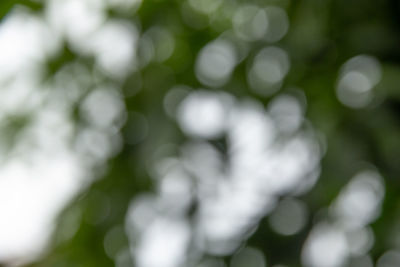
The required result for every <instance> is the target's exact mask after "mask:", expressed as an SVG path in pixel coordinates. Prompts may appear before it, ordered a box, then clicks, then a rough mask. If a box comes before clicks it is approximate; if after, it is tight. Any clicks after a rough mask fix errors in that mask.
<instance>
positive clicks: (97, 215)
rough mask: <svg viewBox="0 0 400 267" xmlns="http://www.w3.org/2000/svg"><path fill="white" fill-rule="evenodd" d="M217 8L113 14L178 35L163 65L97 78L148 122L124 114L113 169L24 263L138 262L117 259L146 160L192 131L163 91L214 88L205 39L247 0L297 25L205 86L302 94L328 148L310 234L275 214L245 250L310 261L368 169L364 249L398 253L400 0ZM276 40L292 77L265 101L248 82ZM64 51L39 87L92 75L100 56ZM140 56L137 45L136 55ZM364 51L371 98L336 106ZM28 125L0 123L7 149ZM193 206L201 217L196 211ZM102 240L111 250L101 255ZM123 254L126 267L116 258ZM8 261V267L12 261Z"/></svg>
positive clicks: (273, 259) (151, 2)
mask: <svg viewBox="0 0 400 267" xmlns="http://www.w3.org/2000/svg"><path fill="white" fill-rule="evenodd" d="M194 1H195V0H194ZM16 2H17V3H16ZM202 2H207V1H202ZM221 2H223V4H221V6H220V7H219V8H217V9H216V10H214V11H213V12H212V14H204V13H201V12H197V11H195V10H194V11H193V10H192V11H191V12H193V14H191V13H185V11H184V10H185V7H187V5H188V2H187V1H178V0H171V1H167V0H144V1H143V2H142V3H141V5H140V7H139V9H138V10H136V11H135V10H119V9H113V8H110V9H109V10H108V13H107V16H108V17H107V18H108V19H123V20H127V21H130V22H132V23H134V24H135V25H137V26H138V29H139V36H141V34H142V33H145V32H146V31H147V30H149V29H151V28H152V27H155V26H159V27H164V28H165V29H167V30H168V31H169V32H171V33H172V35H173V37H174V42H175V47H174V50H173V52H172V54H171V55H170V57H168V59H166V60H165V61H161V62H159V61H157V60H155V61H152V62H150V63H148V64H147V65H145V66H143V67H141V68H140V69H139V70H132V71H130V72H129V73H128V74H127V76H126V78H123V79H116V78H115V77H110V76H107V75H103V76H102V77H101V78H100V80H101V83H107V84H116V85H117V86H119V91H120V92H121V95H123V101H124V104H125V107H126V112H127V114H142V115H143V116H144V118H146V123H145V125H143V124H141V123H143V122H142V121H141V119H140V118H139V119H138V117H137V116H135V115H132V117H129V116H128V120H129V119H130V118H132V123H133V125H134V130H132V129H131V128H129V125H131V124H128V123H127V124H125V125H124V126H122V128H121V129H120V134H121V136H122V137H123V138H124V141H123V145H122V147H121V149H120V151H119V152H118V153H117V154H115V155H113V156H112V157H111V158H110V159H108V160H107V162H106V163H104V165H105V166H106V167H105V166H104V165H103V166H96V168H95V170H94V171H93V173H94V175H95V176H96V177H97V178H96V179H95V181H94V182H93V183H92V184H91V185H90V186H88V187H87V188H86V189H85V190H83V191H82V192H80V193H79V194H78V196H77V197H75V198H74V199H73V200H72V201H71V202H70V203H69V204H68V205H67V207H65V208H64V209H63V210H62V211H61V212H60V214H59V216H58V219H57V226H56V229H55V231H54V233H53V235H52V238H51V241H50V244H49V246H48V249H47V250H46V251H45V252H44V253H43V255H42V256H41V257H40V258H39V259H38V260H36V261H35V262H34V263H30V264H27V266H31V267H64V266H65V267H67V266H68V267H69V266H71V267H75V266H76V267H80V266H82V267H102V266H136V265H135V259H134V258H127V257H125V258H123V256H121V255H124V254H123V253H124V252H125V254H129V247H130V245H132V244H131V243H132V240H129V239H128V237H127V235H126V229H125V228H126V225H125V223H126V212H127V210H128V208H129V205H130V203H131V201H132V199H135V197H136V196H138V195H140V194H142V193H146V192H155V191H156V188H157V182H156V181H155V180H154V179H152V178H151V177H150V175H149V171H148V168H149V159H151V158H152V155H153V154H154V152H155V151H156V150H157V148H159V147H161V146H162V145H164V144H167V143H175V144H183V143H184V142H185V141H186V140H187V136H186V135H185V132H184V131H182V130H181V129H180V128H179V126H178V125H177V123H176V121H174V120H173V119H171V117H170V116H168V115H167V114H166V112H165V109H164V105H165V103H164V99H165V96H166V95H167V94H168V92H169V91H170V89H171V88H172V87H174V86H176V85H185V86H187V87H188V88H193V89H189V90H195V89H198V88H206V87H207V86H206V85H204V84H203V83H202V82H201V81H199V79H198V77H197V76H196V70H195V66H196V58H197V55H198V54H199V52H200V51H201V50H202V49H203V47H205V46H206V45H207V44H208V43H209V42H211V41H213V40H215V39H216V38H218V37H219V36H221V34H223V33H224V32H227V31H229V30H230V29H231V28H232V22H231V18H232V16H233V14H234V9H235V7H237V6H240V5H244V4H253V5H256V6H260V7H266V6H274V7H280V8H282V9H284V10H285V11H286V12H287V14H288V18H289V24H290V26H289V30H288V32H287V34H286V35H285V36H284V37H283V38H282V39H280V40H279V41H277V42H273V43H272V42H266V41H264V40H254V41H249V42H248V46H247V47H248V48H249V51H248V54H247V56H246V58H244V59H243V60H242V61H241V62H240V63H238V64H237V66H236V67H235V68H234V71H233V73H232V76H231V77H230V79H229V81H227V82H226V83H224V84H223V85H221V86H215V87H214V88H211V89H210V88H207V89H209V90H211V91H213V92H221V91H223V92H226V93H229V94H230V95H232V96H234V97H235V98H237V99H248V98H251V99H255V100H257V101H259V102H260V103H262V104H263V105H265V106H267V105H268V103H270V101H271V99H273V98H274V97H275V96H277V95H279V94H282V93H287V94H292V93H293V94H295V95H300V96H301V98H302V99H304V100H305V103H306V109H305V110H306V111H305V119H306V120H307V123H310V124H312V125H313V129H315V131H316V132H317V133H318V138H319V139H320V140H319V141H320V143H321V144H322V145H321V146H323V147H325V148H326V149H323V150H324V153H323V155H322V158H321V162H320V175H319V179H318V181H317V183H316V184H315V186H314V187H313V188H312V189H311V190H310V191H309V192H308V193H306V194H304V195H301V196H299V197H298V199H299V200H301V201H302V203H305V204H306V205H307V207H308V213H307V215H306V216H307V220H306V224H305V226H304V227H303V228H302V230H301V231H300V232H298V233H296V234H295V235H290V236H284V235H282V234H279V233H277V232H276V231H275V230H274V229H273V227H271V223H270V219H269V216H265V217H263V218H261V219H260V221H259V225H258V227H257V228H256V229H254V232H253V233H251V235H249V236H248V238H246V240H245V241H244V243H243V244H242V246H245V245H246V246H249V247H252V248H255V249H257V250H258V251H261V252H262V253H263V255H264V257H265V259H266V262H267V266H274V265H278V264H282V265H285V266H289V267H297V266H306V265H305V264H304V263H303V262H302V258H301V257H302V256H301V255H302V250H303V247H304V244H305V242H306V240H307V238H308V236H309V233H310V232H311V231H312V229H313V226H314V225H316V224H317V223H318V222H319V221H321V220H323V219H321V218H326V220H328V221H329V220H330V216H329V214H328V213H329V212H328V210H327V209H328V207H329V206H330V205H331V203H333V202H334V200H335V199H336V198H337V197H338V196H339V193H340V192H341V190H342V189H343V188H344V187H345V186H346V185H347V184H348V183H349V181H350V179H351V178H352V177H353V176H354V175H356V174H357V173H358V172H359V171H360V170H362V169H363V168H365V167H366V166H367V168H372V169H376V170H377V171H378V172H379V173H380V175H381V176H382V178H383V181H384V182H383V184H384V186H385V195H384V198H383V202H382V208H381V211H380V215H379V216H378V218H377V219H376V220H374V221H373V222H371V223H370V224H369V227H370V229H371V230H372V231H373V234H374V241H373V245H372V247H371V249H370V250H369V252H368V253H367V254H368V255H369V256H370V259H371V260H372V262H373V263H374V266H375V264H376V262H379V259H380V258H381V257H382V255H383V254H384V253H385V252H387V251H389V250H396V249H397V250H400V239H399V238H400V235H399V233H400V224H399V219H400V194H399V192H400V180H399V177H400V164H399V163H400V88H399V85H400V49H399V47H400V4H399V3H398V2H397V1H395V0H383V1H366V0H326V1H320V0H299V1H289V0H281V1H277V0H269V1H268V0H264V1H261V0H258V1H257V0H253V1H239V0H237V1H234V0H221ZM46 5H47V2H46V1H43V2H42V1H28V0H27V1H2V2H1V3H0V16H1V17H2V20H5V19H6V18H7V16H8V14H9V13H10V12H13V10H15V9H18V8H21V7H23V8H26V9H27V10H31V11H32V12H33V13H35V14H38V15H39V16H41V14H42V12H43V10H44V8H45V6H46ZM230 8H232V11H231V10H230ZM185 16H186V17H185ZM188 20H189V22H188ZM162 44H163V43H160V45H162ZM268 45H274V46H278V47H280V48H282V49H284V50H285V51H286V52H287V53H288V55H289V56H290V70H289V72H288V74H287V76H286V77H285V79H284V80H283V82H282V86H281V88H280V89H279V91H277V92H275V93H272V94H269V95H260V94H258V93H257V92H255V91H253V90H251V88H250V86H249V84H248V80H247V78H246V77H247V72H248V68H249V64H251V62H252V58H253V57H254V55H255V54H256V53H257V52H258V51H260V49H262V48H263V47H265V46H268ZM63 47H64V49H63V50H62V51H61V53H59V54H58V55H56V56H54V57H52V58H50V59H49V60H48V62H47V63H46V64H47V65H46V70H45V73H46V75H45V78H44V79H43V84H48V83H50V82H51V81H52V78H53V77H54V76H55V75H56V74H57V73H58V72H59V70H60V69H62V68H63V66H65V65H66V64H69V63H71V62H79V63H80V64H82V65H84V66H86V67H87V68H88V69H92V68H95V64H96V63H95V60H94V58H91V57H90V56H85V55H82V54H79V53H77V51H75V50H74V49H73V48H72V47H70V44H69V43H68V41H65V43H64V44H63ZM160 49H163V48H162V47H161V48H160ZM141 53H143V54H141ZM143 55H144V52H140V50H139V52H138V58H139V59H140V57H141V56H143ZM358 55H369V56H373V57H375V58H376V59H377V60H378V61H379V63H380V66H381V72H382V76H381V79H380V81H379V83H377V85H376V86H375V87H374V89H373V90H374V98H373V100H372V101H371V102H370V103H369V104H368V105H365V106H363V107H360V108H354V107H351V106H349V105H346V104H344V103H342V101H341V100H340V99H338V97H337V93H336V88H337V86H338V76H339V75H340V70H341V68H342V66H343V64H345V63H346V62H347V61H348V60H349V59H351V58H353V57H355V56H358ZM88 90H89V91H90V90H91V88H88ZM190 92H191V91H189V92H188V93H190ZM81 101H83V100H81ZM79 103H80V102H78V103H77V106H76V107H75V110H74V112H72V114H71V116H70V117H71V120H73V122H74V124H75V125H76V128H77V129H79V127H84V124H85V123H86V122H85V121H84V120H83V119H82V118H81V116H80V111H79ZM26 124H29V114H27V115H26V116H21V117H15V118H14V117H13V118H10V120H8V122H7V123H5V124H4V125H0V130H1V133H2V134H1V135H2V137H1V138H5V139H6V141H2V142H4V143H5V144H7V146H9V148H8V149H9V150H12V144H14V143H17V142H18V132H19V131H21V129H23V128H24V126H25V125H26ZM132 131H133V132H132ZM141 131H143V132H141ZM132 136H133V139H132ZM130 138H131V139H130ZM127 140H128V141H127ZM129 140H131V141H129ZM225 141H226V140H224V138H221V139H215V140H209V142H210V143H212V144H214V145H216V146H219V147H220V148H221V150H224V145H225ZM103 167H104V168H103ZM279 197H280V198H282V199H283V198H284V196H279ZM192 209H193V210H192V212H195V210H196V207H195V205H194V207H192ZM105 210H107V215H106V216H105V217H104V211H105ZM187 216H188V218H189V220H190V219H191V218H192V216H193V214H191V213H190V212H188V214H187ZM2 219H3V218H2ZM27 223H29V222H27ZM71 227H72V228H73V230H72V231H71V230H70V229H71ZM0 238H1V236H0ZM105 239H106V240H109V241H108V243H109V244H112V245H110V246H111V247H107V248H105ZM106 243H107V242H106ZM117 254H118V255H120V257H119V260H120V261H123V262H120V263H116V258H117V256H116V255H117ZM235 255H237V254H235V253H232V254H230V255H224V256H221V257H220V256H216V255H212V254H210V255H208V254H205V255H202V256H201V258H202V260H203V261H206V260H213V259H217V260H220V261H219V263H221V264H222V263H223V264H225V266H232V265H233V264H231V263H232V262H233V261H232V259H233V258H234V257H235ZM113 256H115V258H113ZM154 257H157V255H154ZM360 257H361V256H360ZM356 258H357V257H354V259H353V258H352V259H349V260H348V261H347V263H345V264H344V265H343V266H349V267H352V266H355V267H357V266H363V265H357V264H356V263H354V262H355V260H356ZM381 262H382V261H381ZM118 264H119V265H118ZM250 264H251V262H250ZM4 266H12V265H9V263H4ZM194 266H197V265H194ZM202 266H203V265H202ZM204 266H224V265H207V264H205V265H204ZM240 266H242V265H240ZM243 266H245V265H243ZM247 266H249V267H251V265H247ZM254 266H256V267H258V265H254ZM341 266H342V265H341ZM377 266H379V267H384V266H392V265H383V263H381V265H377ZM137 267H144V266H137ZM150 267H152V266H150ZM177 267H179V266H177ZM188 267H191V266H188ZM306 267H307V266H306ZM327 267H330V265H327ZM332 267H335V266H332ZM366 267H369V266H368V265H366Z"/></svg>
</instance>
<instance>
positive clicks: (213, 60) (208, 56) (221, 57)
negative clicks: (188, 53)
mask: <svg viewBox="0 0 400 267" xmlns="http://www.w3.org/2000/svg"><path fill="white" fill-rule="evenodd" d="M236 57H237V56H236V51H235V48H234V46H233V44H231V43H230V42H229V41H227V40H215V41H212V42H211V43H208V44H207V45H206V46H205V47H204V48H203V49H202V50H201V51H200V53H199V54H198V56H197V59H196V66H195V71H196V77H197V78H198V79H199V81H200V82H201V83H203V84H204V85H207V86H211V87H219V86H222V85H224V84H225V83H226V82H228V80H229V79H230V77H231V74H232V72H233V69H234V67H235V65H236V63H237V58H236Z"/></svg>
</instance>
